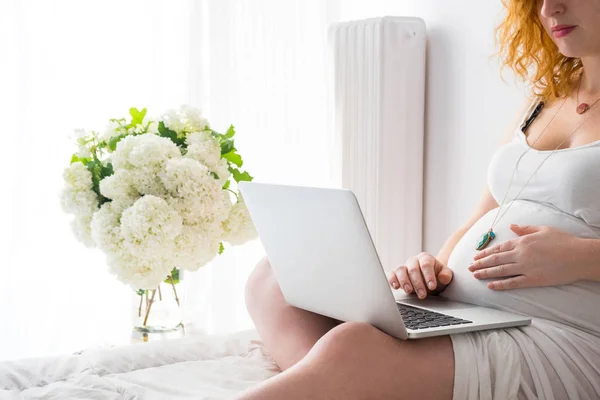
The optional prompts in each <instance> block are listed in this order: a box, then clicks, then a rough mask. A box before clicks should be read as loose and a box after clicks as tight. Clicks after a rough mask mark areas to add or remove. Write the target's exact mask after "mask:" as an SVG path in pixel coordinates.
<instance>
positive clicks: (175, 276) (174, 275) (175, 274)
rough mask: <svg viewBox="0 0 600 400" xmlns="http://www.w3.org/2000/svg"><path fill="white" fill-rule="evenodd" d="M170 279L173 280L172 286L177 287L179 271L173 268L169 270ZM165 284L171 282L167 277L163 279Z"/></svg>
mask: <svg viewBox="0 0 600 400" xmlns="http://www.w3.org/2000/svg"><path fill="white" fill-rule="evenodd" d="M171 278H173V284H174V285H177V284H178V283H179V269H177V268H173V269H172V270H171ZM165 283H168V284H169V285H170V284H171V280H170V279H169V277H167V279H165Z"/></svg>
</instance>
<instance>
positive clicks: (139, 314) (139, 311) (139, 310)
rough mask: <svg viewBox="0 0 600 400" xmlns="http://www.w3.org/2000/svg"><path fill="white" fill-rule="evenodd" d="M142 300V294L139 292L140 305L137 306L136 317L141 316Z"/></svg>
mask: <svg viewBox="0 0 600 400" xmlns="http://www.w3.org/2000/svg"><path fill="white" fill-rule="evenodd" d="M143 301H144V295H143V294H140V306H139V307H138V318H139V317H141V316H142V302H143Z"/></svg>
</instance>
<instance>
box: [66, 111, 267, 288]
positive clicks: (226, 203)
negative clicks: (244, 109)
mask: <svg viewBox="0 0 600 400" xmlns="http://www.w3.org/2000/svg"><path fill="white" fill-rule="evenodd" d="M129 112H130V115H131V121H129V122H127V120H126V119H125V118H122V119H111V120H110V124H109V125H108V127H107V129H106V130H105V131H104V133H101V134H100V133H97V132H93V131H92V132H86V131H82V130H79V131H76V132H77V136H78V137H77V144H78V145H79V151H78V152H77V153H76V154H74V155H73V157H72V159H71V164H70V166H69V167H68V168H66V170H65V171H64V180H65V183H66V185H65V187H64V190H63V192H62V206H63V209H64V210H65V211H66V212H68V213H71V214H74V215H75V218H74V219H73V222H72V226H73V229H74V231H75V234H76V236H77V237H78V239H79V240H80V241H81V242H83V243H84V244H85V245H87V246H96V247H98V248H100V249H101V250H102V251H103V252H104V253H106V255H107V261H108V265H109V268H110V271H111V272H112V273H113V274H115V275H116V276H117V278H118V279H119V280H121V281H122V282H124V283H126V284H129V285H130V286H131V287H132V288H134V289H136V290H138V291H139V294H140V295H141V294H142V293H143V292H144V291H145V292H146V294H147V290H148V289H156V288H157V286H158V285H159V284H160V283H161V282H163V281H167V282H170V283H171V284H173V283H174V282H175V283H176V281H178V276H179V269H185V270H191V271H195V270H197V269H198V268H200V267H202V266H203V265H205V264H207V263H208V262H209V261H211V260H212V259H213V258H214V257H215V256H216V255H217V254H221V253H222V252H223V251H224V246H223V242H227V243H229V244H231V245H238V244H242V243H244V242H246V241H249V240H251V239H254V238H256V237H257V236H258V235H257V232H256V230H255V227H254V225H253V223H252V220H251V219H250V216H249V213H248V210H247V208H246V205H245V204H244V201H243V198H242V196H241V194H240V193H239V191H238V190H236V191H234V190H232V189H231V188H230V183H231V179H230V178H231V177H233V180H235V181H236V182H240V181H251V180H252V179H253V178H252V176H250V174H248V172H242V171H240V169H239V168H240V167H241V166H242V157H241V156H240V154H239V153H238V152H237V149H236V148H235V146H234V139H233V137H234V134H235V131H234V127H233V126H230V128H229V129H228V130H227V132H226V133H224V134H221V133H218V132H216V131H214V130H213V129H211V127H210V125H209V123H208V121H207V120H206V119H205V118H204V117H203V116H202V113H201V111H200V110H198V109H195V108H191V107H186V106H183V107H181V109H180V110H169V111H167V112H166V113H165V114H164V115H163V116H162V117H161V118H159V119H146V118H145V117H146V109H143V110H141V111H139V110H137V109H135V108H132V109H130V110H129ZM232 194H233V195H234V196H233V195H232Z"/></svg>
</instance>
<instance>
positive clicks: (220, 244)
mask: <svg viewBox="0 0 600 400" xmlns="http://www.w3.org/2000/svg"><path fill="white" fill-rule="evenodd" d="M224 250H225V247H223V242H221V243H219V254H222V253H223V251H224Z"/></svg>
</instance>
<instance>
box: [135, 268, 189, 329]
mask: <svg viewBox="0 0 600 400" xmlns="http://www.w3.org/2000/svg"><path fill="white" fill-rule="evenodd" d="M183 299H184V290H183V284H182V283H180V282H179V279H177V280H176V281H172V279H171V278H170V277H169V278H168V279H167V280H166V281H164V282H161V284H160V285H159V286H158V287H157V288H156V289H149V290H138V291H137V292H133V301H132V320H133V331H134V336H141V337H142V338H143V339H144V341H147V340H148V337H149V336H150V334H159V335H163V334H166V333H173V332H178V331H180V332H181V331H183V329H184V327H183V312H182V306H183ZM136 332H137V335H135V334H136ZM170 336H171V335H170Z"/></svg>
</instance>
